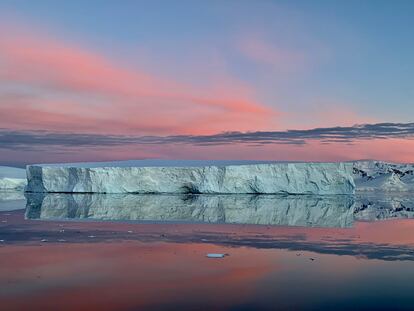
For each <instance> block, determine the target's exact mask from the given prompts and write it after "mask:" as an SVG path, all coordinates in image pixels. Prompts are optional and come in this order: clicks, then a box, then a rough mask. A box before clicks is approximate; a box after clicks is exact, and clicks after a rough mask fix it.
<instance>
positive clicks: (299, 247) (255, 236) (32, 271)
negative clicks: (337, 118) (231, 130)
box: [0, 193, 414, 310]
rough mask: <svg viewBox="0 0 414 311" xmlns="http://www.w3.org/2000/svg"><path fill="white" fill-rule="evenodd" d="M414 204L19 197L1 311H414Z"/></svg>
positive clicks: (8, 219) (0, 266)
mask: <svg viewBox="0 0 414 311" xmlns="http://www.w3.org/2000/svg"><path fill="white" fill-rule="evenodd" d="M413 201H414V200H411V198H410V197H409V196H406V195H405V196H404V195H387V196H380V195H377V194H372V195H369V196H368V195H357V196H356V197H348V196H333V197H314V196H249V195H242V196H232V195H231V196H228V195H223V196H206V195H199V196H194V195H193V196H172V195H162V196H159V195H115V196H114V195H91V194H88V195H80V194H79V195H68V194H66V195H63V194H54V195H51V194H49V195H46V196H42V195H41V196H39V195H32V196H28V197H27V201H26V200H24V199H23V198H22V197H21V196H20V197H16V196H12V195H11V194H10V193H9V194H8V196H7V197H6V195H3V196H0V221H1V222H0V240H1V242H0V309H1V310H414V294H413V293H414V282H413V281H414V220H413V219H411V218H412V217H413V216H414V209H413ZM26 205H27V207H26ZM19 207H26V208H25V209H19ZM208 253H223V254H228V256H225V257H224V258H221V259H211V258H207V257H206V255H207V254H208Z"/></svg>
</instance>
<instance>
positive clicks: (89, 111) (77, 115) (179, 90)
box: [0, 29, 277, 134]
mask: <svg viewBox="0 0 414 311" xmlns="http://www.w3.org/2000/svg"><path fill="white" fill-rule="evenodd" d="M0 64H1V66H2V70H1V71H0V81H3V82H6V83H9V84H10V83H13V84H17V85H19V86H23V87H26V88H27V89H33V88H34V89H38V90H40V91H41V92H42V94H43V96H39V97H37V98H36V97H33V98H30V97H29V98H25V99H24V100H21V99H19V100H16V101H13V96H10V95H8V94H4V95H3V97H2V98H1V100H2V103H1V107H0V109H1V117H0V120H1V121H3V122H5V121H6V120H7V119H8V120H12V121H14V126H15V127H17V128H25V129H47V130H71V131H75V132H79V131H81V130H86V131H88V132H107V133H114V132H115V133H126V134H131V133H133V134H174V133H193V134H206V133H214V132H217V131H230V130H243V131H244V130H258V129H268V128H271V127H272V125H273V121H274V118H275V116H276V115H277V113H276V112H275V111H273V110H271V109H270V108H268V107H266V106H264V105H263V104H261V103H259V102H258V101H256V100H255V98H254V91H253V90H252V88H251V87H250V86H247V85H245V84H243V83H238V82H237V81H235V80H234V79H232V80H231V82H230V83H227V84H226V83H225V84H223V85H221V86H220V88H217V87H205V88H196V87H194V86H192V85H188V84H183V83H180V82H178V81H175V80H172V79H167V78H165V77H161V76H157V75H154V74H151V73H149V72H144V71H142V70H134V69H130V68H123V67H121V66H119V65H117V64H116V63H115V62H113V61H112V60H109V59H107V58H105V57H104V56H102V55H100V54H98V53H95V52H92V51H89V50H87V49H84V48H81V47H79V46H76V45H72V44H68V43H66V42H63V41H62V40H56V39H52V38H49V37H46V36H43V35H42V34H39V33H33V32H28V31H23V32H22V31H19V32H18V31H15V32H13V30H12V31H10V29H9V32H8V33H5V32H2V33H1V39H0ZM227 82H228V81H227ZM45 94H46V95H45ZM50 94H53V95H54V97H53V98H52V99H51V98H50ZM56 98H58V99H56ZM28 116H31V117H30V118H29V119H28ZM9 123H11V122H10V121H9Z"/></svg>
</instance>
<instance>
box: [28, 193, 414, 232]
mask: <svg viewBox="0 0 414 311" xmlns="http://www.w3.org/2000/svg"><path fill="white" fill-rule="evenodd" d="M26 196H27V209H26V218H28V219H43V220H64V219H89V220H124V221H155V222H157V221H175V222H205V223H229V224H257V225H284V226H304V227H337V228H346V227H352V225H353V223H354V221H374V220H381V219H389V218H414V203H413V202H414V201H413V200H412V199H411V198H408V197H404V196H394V197H393V196H385V197H381V196H380V195H372V194H371V195H370V196H368V195H357V196H355V197H354V196H346V195H334V196H314V195H286V196H281V195H202V194H200V195H153V194H147V195H142V194H62V193H48V194H26Z"/></svg>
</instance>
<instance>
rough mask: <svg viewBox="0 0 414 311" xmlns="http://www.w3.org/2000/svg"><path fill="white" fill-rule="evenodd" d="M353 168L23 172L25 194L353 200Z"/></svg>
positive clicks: (274, 165)
mask: <svg viewBox="0 0 414 311" xmlns="http://www.w3.org/2000/svg"><path fill="white" fill-rule="evenodd" d="M352 172H353V164H352V163H269V164H249V165H224V166H218V165H217V166H215V165H211V166H198V167H197V166H193V167H187V166H182V167H173V166H150V167H148V166H141V167H139V166H135V167H64V166H36V165H30V166H28V167H27V179H28V186H27V191H28V192H70V193H225V194H238V193H254V194H317V195H324V194H352V193H354V190H355V184H354V180H353V176H352Z"/></svg>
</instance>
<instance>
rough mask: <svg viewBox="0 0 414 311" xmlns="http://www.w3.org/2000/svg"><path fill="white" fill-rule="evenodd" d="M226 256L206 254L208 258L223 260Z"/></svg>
mask: <svg viewBox="0 0 414 311" xmlns="http://www.w3.org/2000/svg"><path fill="white" fill-rule="evenodd" d="M225 256H226V254H214V253H212V254H207V257H208V258H224V257H225Z"/></svg>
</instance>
